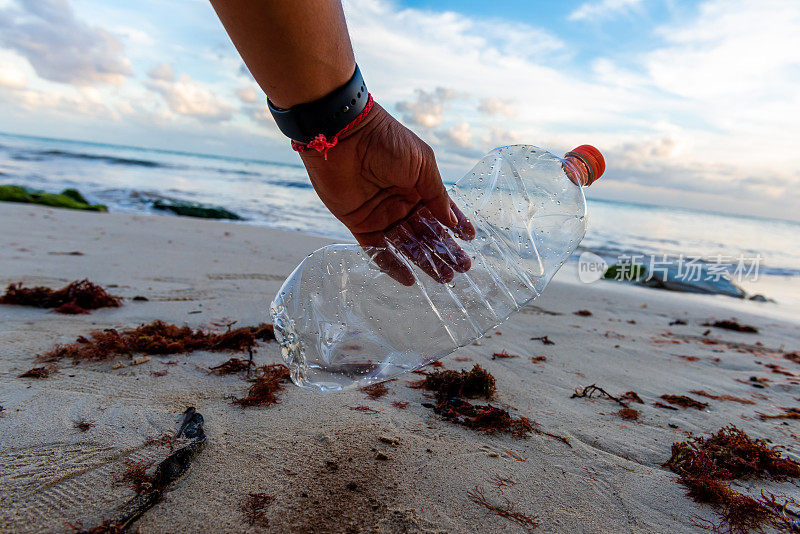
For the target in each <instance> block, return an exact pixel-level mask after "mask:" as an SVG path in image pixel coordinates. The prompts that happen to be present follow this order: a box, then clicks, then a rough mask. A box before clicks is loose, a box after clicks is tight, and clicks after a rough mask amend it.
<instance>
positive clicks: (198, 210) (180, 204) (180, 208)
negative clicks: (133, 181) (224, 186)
mask: <svg viewBox="0 0 800 534" xmlns="http://www.w3.org/2000/svg"><path fill="white" fill-rule="evenodd" d="M153 209H156V210H161V211H171V212H172V213H174V214H176V215H183V216H184V217H199V218H201V219H230V220H233V221H241V220H242V217H240V216H239V215H236V214H235V213H233V212H232V211H228V210H226V209H225V208H220V207H218V206H209V205H207V204H199V203H197V202H185V201H183V200H156V201H155V202H153Z"/></svg>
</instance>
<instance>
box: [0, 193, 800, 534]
mask: <svg viewBox="0 0 800 534" xmlns="http://www.w3.org/2000/svg"><path fill="white" fill-rule="evenodd" d="M0 228H2V235H0V250H2V254H0V283H2V285H3V286H5V285H7V284H9V283H11V282H16V281H23V282H25V283H26V285H34V284H35V285H47V286H50V287H54V288H55V287H61V286H63V285H65V284H66V283H68V282H70V281H72V280H79V279H83V278H89V279H90V280H92V281H93V282H95V283H98V284H101V285H103V286H104V287H106V288H108V289H109V291H110V292H111V293H112V294H114V295H118V296H121V297H124V298H125V302H124V305H123V306H122V307H120V308H115V309H102V310H97V311H95V312H93V313H92V314H90V315H78V316H67V315H59V314H56V313H53V312H50V311H48V310H40V309H33V308H23V307H17V306H0V324H2V328H0V405H2V406H3V408H4V411H3V413H2V415H0V531H3V532H9V531H14V532H53V531H69V530H71V528H70V525H78V524H83V526H84V527H90V526H94V525H97V524H99V523H100V521H101V519H102V518H103V517H109V515H110V514H111V512H112V511H113V510H114V508H115V507H116V506H118V505H120V504H121V503H123V502H124V501H125V500H127V499H128V498H130V497H131V496H132V495H133V491H132V490H131V489H130V488H129V487H128V486H126V485H125V484H123V483H121V482H119V481H118V479H119V477H120V475H121V473H122V472H123V471H124V469H125V461H126V460H127V461H131V460H134V461H138V460H153V461H158V460H160V459H162V458H164V457H165V456H166V455H167V454H168V452H169V449H168V448H165V447H159V446H154V445H147V444H146V441H147V438H149V437H153V436H158V435H160V434H162V433H164V432H170V431H174V430H175V425H176V422H177V421H178V419H179V414H180V413H181V412H182V411H183V410H184V409H185V408H186V407H187V406H195V407H196V408H197V410H198V411H199V412H200V413H202V414H203V416H204V417H205V429H206V433H207V435H208V443H207V446H206V448H205V450H203V451H202V452H201V453H200V454H199V455H198V456H197V457H196V459H195V460H194V462H193V463H192V465H191V468H190V469H189V471H188V472H187V473H186V475H184V476H183V478H181V479H180V480H179V481H178V482H177V483H175V484H174V485H173V486H171V487H170V488H169V490H168V491H167V493H166V494H165V497H164V499H163V500H162V501H161V502H160V503H158V504H157V505H156V506H155V507H154V508H152V509H151V510H150V511H148V512H147V513H146V514H145V515H144V516H143V517H142V518H141V519H140V520H139V521H138V522H137V523H136V524H135V525H134V527H133V530H134V531H139V532H144V533H148V532H181V531H189V530H193V531H225V532H239V531H253V532H255V531H260V530H264V531H273V532H362V531H363V532H392V533H399V532H524V531H525V529H524V528H523V527H521V526H519V525H517V524H515V523H513V522H511V521H509V520H508V519H505V518H502V517H499V516H497V515H495V514H492V513H490V512H489V511H488V510H487V509H486V508H485V507H483V506H481V505H479V504H476V503H475V502H473V501H472V500H471V499H470V496H469V492H470V491H471V490H475V489H476V488H477V489H478V490H482V491H483V494H484V495H485V496H486V498H487V499H488V500H489V501H490V502H492V503H494V504H497V505H505V504H506V503H507V501H508V502H510V503H513V505H514V508H515V509H516V510H517V511H519V512H522V513H524V514H527V515H529V516H537V517H538V522H539V525H540V526H539V530H540V531H542V532H691V531H698V530H700V529H701V527H700V526H699V525H701V524H702V523H703V521H715V520H716V515H715V513H714V512H713V510H712V509H711V508H710V507H708V506H702V505H698V504H695V503H694V502H692V501H691V500H690V499H689V498H688V497H686V495H685V493H686V492H685V488H684V487H683V486H681V485H679V484H678V483H677V481H676V479H677V477H676V476H675V475H674V474H673V473H672V472H670V471H668V470H666V469H664V468H663V467H661V465H662V463H663V462H664V461H666V460H667V459H668V458H669V456H670V447H671V445H672V443H673V442H676V441H682V440H684V439H686V438H687V436H688V435H689V433H695V434H702V433H704V432H711V431H716V430H718V429H719V428H721V427H723V426H725V425H728V424H731V423H733V424H735V425H737V426H739V427H740V428H742V429H744V430H746V431H747V432H748V433H749V434H750V435H751V436H753V437H761V438H766V439H768V440H770V441H771V443H772V444H774V445H782V446H785V447H786V449H787V452H786V454H787V455H789V456H791V457H794V458H798V455H797V452H798V451H800V443H798V436H797V434H796V433H797V432H800V427H799V426H798V424H797V421H781V420H766V421H761V420H760V419H759V417H758V414H759V413H767V414H778V413H781V409H780V407H790V406H798V404H797V400H796V399H797V397H799V396H800V386H798V383H799V382H800V379H797V378H793V377H791V376H787V375H785V374H780V373H775V372H772V371H771V370H770V369H769V368H767V367H766V365H768V364H777V365H780V366H783V367H784V368H785V369H786V370H787V371H788V372H790V373H795V374H800V365H798V364H797V363H793V362H791V361H788V360H786V359H784V358H783V357H782V354H783V353H784V352H790V351H794V350H798V349H800V340H799V339H798V322H792V321H791V320H790V319H786V320H780V319H777V318H774V317H771V316H769V315H768V314H761V313H759V310H760V309H763V307H764V306H769V304H768V303H766V304H756V303H735V302H729V301H732V299H726V298H725V297H704V296H696V295H685V294H677V293H670V292H665V291H659V290H651V289H645V288H638V287H632V286H627V285H624V284H619V283H615V282H605V281H602V282H597V283H594V284H590V285H586V284H579V283H576V282H574V281H572V279H573V278H574V277H573V276H572V275H571V274H570V272H565V273H563V274H559V276H558V277H557V279H556V280H555V281H554V282H552V284H551V285H550V286H549V287H548V289H547V290H546V292H545V294H544V295H543V296H542V297H541V298H540V299H538V300H537V301H536V302H535V303H534V305H532V306H529V307H527V308H526V309H525V310H523V312H521V313H519V314H517V315H516V316H515V317H513V318H512V319H511V320H509V321H508V322H507V323H505V324H504V325H502V326H501V327H500V328H499V329H498V333H496V334H493V335H491V336H490V337H489V338H486V339H483V340H482V341H481V344H480V345H472V346H468V347H465V348H463V349H460V350H459V351H457V352H456V353H454V354H452V355H450V356H449V357H447V358H445V359H444V360H443V362H442V363H443V364H444V367H445V368H446V369H462V368H463V369H469V368H471V367H472V366H473V365H474V364H475V363H478V364H480V365H481V366H483V367H485V368H486V369H487V370H488V371H490V372H491V373H492V374H494V376H495V377H496V378H497V395H496V400H495V401H493V402H494V403H495V404H496V405H499V406H508V407H510V410H511V412H512V414H513V415H515V416H521V415H522V416H526V417H528V418H530V419H531V420H535V421H536V422H537V423H538V427H537V428H539V429H541V430H543V431H545V432H549V433H552V434H557V435H561V436H564V437H566V438H568V440H569V444H570V445H569V446H568V445H567V444H565V443H564V442H562V441H560V440H558V439H554V438H551V437H548V436H547V435H544V434H539V433H535V434H533V435H531V436H530V437H528V438H526V439H515V438H513V437H511V436H507V435H501V434H497V435H487V434H482V433H478V432H475V431H472V430H469V429H467V428H464V427H460V426H456V425H453V424H451V423H449V422H447V421H444V420H442V419H440V418H439V417H437V416H436V415H434V414H433V412H432V411H431V410H430V409H429V408H426V407H424V406H423V405H422V403H429V402H431V399H430V397H429V396H426V394H425V393H424V392H423V391H422V390H420V389H413V388H410V387H409V383H410V382H412V381H414V380H418V379H419V378H420V376H418V375H413V374H412V375H407V376H403V377H400V378H399V379H398V380H396V381H393V382H390V383H388V388H389V393H388V394H387V395H386V396H384V397H382V398H379V399H377V400H371V399H368V398H367V397H366V395H365V394H364V393H363V392H361V391H350V392H345V393H334V394H327V395H323V394H318V393H311V392H306V391H303V390H300V389H298V388H296V387H294V386H293V385H289V386H287V389H286V390H285V391H283V392H282V393H280V394H279V396H280V404H276V405H273V406H269V407H263V408H247V409H242V408H240V407H238V406H233V405H231V400H232V399H234V398H236V397H238V396H242V395H243V393H244V391H245V389H246V388H247V383H246V382H244V381H243V380H242V379H241V378H240V377H237V376H225V377H220V376H216V375H211V374H209V373H208V372H207V369H208V367H209V366H212V365H215V364H218V363H221V362H223V361H225V360H226V359H228V358H229V357H230V356H229V355H227V354H219V353H208V352H197V353H194V354H190V355H173V356H165V357H151V358H150V360H149V361H148V362H146V363H143V364H141V365H136V366H130V365H128V364H129V363H130V359H129V358H119V359H117V360H113V361H110V362H102V363H81V364H79V365H73V364H72V363H71V362H69V361H63V362H61V363H60V364H59V369H58V371H57V372H56V373H54V374H53V375H51V376H50V377H48V378H46V379H39V380H37V379H28V378H18V375H19V374H21V373H23V372H24V371H26V370H27V369H29V368H31V367H34V366H35V365H34V359H35V356H36V354H38V353H42V352H44V351H47V350H49V349H50V348H51V347H52V346H53V345H54V344H55V343H67V342H72V341H74V340H75V338H76V337H78V336H80V335H86V334H87V333H88V332H90V331H91V330H94V329H101V328H127V327H134V326H136V325H138V324H141V323H145V322H150V321H152V320H155V319H162V320H165V321H168V322H174V323H176V324H179V325H180V324H188V325H190V326H193V327H198V326H206V327H208V326H209V325H211V324H212V323H226V322H231V321H237V323H236V327H239V326H250V325H256V324H258V323H261V322H264V321H269V318H268V315H267V306H268V304H269V301H270V300H271V298H272V297H273V295H274V294H275V292H276V290H277V289H278V288H279V287H280V284H281V283H282V281H283V280H284V278H285V277H286V275H288V274H289V272H291V270H292V269H293V268H294V266H295V265H296V264H297V263H298V262H299V261H300V260H301V259H302V258H303V257H304V256H305V255H306V254H308V253H309V252H311V251H312V250H314V249H316V248H318V247H320V246H322V245H324V244H326V243H328V241H327V240H325V239H322V238H318V237H314V236H309V235H303V234H298V233H290V232H281V231H274V230H268V229H264V228H258V227H253V226H247V225H239V224H226V223H220V222H212V221H203V220H196V219H187V218H180V217H169V216H142V215H132V214H125V213H110V214H96V213H81V212H73V211H63V210H54V209H48V208H43V207H36V206H26V205H14V204H7V203H3V204H2V205H0ZM74 251H77V252H81V253H82V255H68V254H64V253H69V252H74ZM569 270H574V266H570V265H568V266H567V267H565V271H569ZM135 296H144V297H146V298H147V299H148V301H146V302H139V301H133V300H132V298H133V297H135ZM745 305H747V308H745V307H744V306H745ZM731 306H735V307H736V308H735V309H734V308H732V307H731ZM747 309H749V310H752V312H747V311H746V310H747ZM578 310H589V311H591V316H579V315H575V314H574V312H575V311H578ZM732 316H735V317H736V318H737V319H738V320H739V321H740V322H742V323H746V324H751V325H753V326H755V327H757V328H758V329H759V330H760V332H759V333H758V334H745V333H738V332H732V331H727V330H721V329H716V328H707V327H705V326H702V325H701V323H703V322H706V321H708V320H710V319H714V320H716V319H729V318H731V317H732ZM675 319H682V320H684V321H685V322H686V323H687V324H685V325H680V324H677V325H670V323H671V322H673V321H674V320H675ZM798 321H800V317H798ZM706 330H711V332H710V333H708V334H707V335H706V336H704V335H703V333H704V332H705V331H706ZM543 335H547V336H548V337H549V339H550V340H552V341H553V342H554V344H552V345H545V344H543V343H542V342H541V341H539V340H531V338H532V337H537V336H543ZM709 340H711V341H709ZM757 343H760V344H761V345H757ZM501 350H506V351H507V352H508V353H510V354H512V355H519V357H518V358H509V359H495V360H492V354H493V353H496V352H500V351H501ZM532 356H546V360H545V361H542V362H540V363H534V362H533V361H532V360H531V357H532ZM687 357H688V358H687ZM455 358H458V360H456V359H455ZM256 360H257V361H258V362H259V363H279V362H280V361H281V360H280V353H279V349H278V345H277V344H276V343H275V342H272V343H266V344H261V345H260V346H259V348H258V352H257V354H256ZM118 361H121V362H124V363H125V365H124V366H122V367H119V366H118V368H116V369H115V368H113V367H114V363H115V362H118ZM167 362H177V363H175V364H168V363H167ZM163 371H166V372H167V373H166V374H165V375H162V376H156V375H154V373H157V374H158V375H161V374H162V372H163ZM753 376H755V377H767V378H768V379H769V382H768V383H767V384H766V387H762V388H757V387H754V386H753V385H752V384H753V383H751V382H750V377H753ZM737 380H742V381H744V382H746V383H742V382H739V381H737ZM593 383H596V384H597V385H599V386H601V387H603V388H604V389H605V390H607V391H608V392H610V393H612V394H614V395H618V394H622V393H624V392H626V391H629V390H633V391H635V392H636V393H638V395H639V396H640V397H641V398H642V399H643V400H644V401H645V404H643V405H641V404H632V405H631V406H632V407H633V408H636V409H638V410H639V411H640V412H641V417H640V419H639V420H638V421H628V420H623V419H622V418H620V417H619V416H618V415H615V412H617V411H618V410H619V409H620V406H618V405H616V404H615V403H614V402H613V401H610V400H608V399H604V398H595V399H586V398H570V395H572V393H573V391H574V390H575V389H576V388H578V387H581V386H587V385H589V384H593ZM756 385H758V384H756ZM691 390H705V391H707V392H709V393H712V394H717V395H722V394H728V395H734V396H737V397H742V398H745V399H749V400H752V401H753V402H754V403H755V404H753V405H748V404H740V403H736V402H729V401H723V400H713V399H709V398H703V397H700V396H697V395H693V394H691V393H690V391H691ZM664 394H676V395H690V396H692V397H693V398H696V399H698V400H702V401H705V402H708V403H709V406H708V407H707V408H706V409H704V410H694V409H678V410H668V409H664V408H658V407H655V406H653V403H654V402H656V401H659V400H660V399H659V397H660V396H661V395H664ZM393 401H400V402H407V403H408V405H407V407H405V408H404V409H401V408H398V407H397V406H395V405H393ZM361 405H363V406H368V407H369V408H371V409H372V410H373V411H369V412H368V411H357V410H353V409H352V408H353V407H356V406H361ZM81 419H85V420H88V421H91V422H93V423H94V424H95V426H94V427H93V428H90V429H89V430H88V431H86V432H81V431H79V430H77V429H75V428H74V423H75V421H78V420H81ZM497 477H500V478H506V479H510V480H513V481H514V482H515V483H514V484H512V485H508V486H503V487H499V488H498V487H497V485H496V484H495V483H494V482H493V480H494V481H495V482H496V481H497ZM743 488H746V489H747V490H748V491H751V492H753V493H754V494H758V492H759V491H760V490H761V489H768V490H770V491H775V492H780V493H786V494H788V495H794V496H795V497H796V498H797V497H798V496H800V490H798V488H797V487H796V486H795V485H792V484H791V483H782V484H779V483H768V484H765V483H760V482H752V483H748V484H746V485H745V486H743ZM249 493H265V494H268V495H270V496H274V501H273V502H272V503H271V504H270V505H269V506H268V508H267V512H268V513H267V516H268V525H267V524H256V525H250V524H249V523H248V521H247V520H246V517H245V513H244V512H243V509H242V506H243V502H244V500H245V499H246V498H247V495H248V494H249Z"/></svg>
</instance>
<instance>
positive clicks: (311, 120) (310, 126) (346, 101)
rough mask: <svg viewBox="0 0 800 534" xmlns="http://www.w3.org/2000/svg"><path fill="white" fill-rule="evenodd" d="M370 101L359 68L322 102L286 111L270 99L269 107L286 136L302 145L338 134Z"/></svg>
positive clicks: (300, 105)
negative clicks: (321, 136)
mask: <svg viewBox="0 0 800 534" xmlns="http://www.w3.org/2000/svg"><path fill="white" fill-rule="evenodd" d="M368 100H369V93H368V92H367V86H366V84H365V83H364V78H363V77H362V76H361V70H360V69H359V68H358V65H356V70H355V72H354V73H353V76H352V77H351V78H350V80H349V81H348V82H347V83H346V84H344V85H343V86H341V87H339V88H338V89H335V90H334V91H332V92H330V93H328V94H327V95H325V96H323V97H322V98H320V99H319V100H315V101H313V102H308V103H303V104H297V105H294V106H292V107H290V108H288V109H284V108H279V107H277V106H275V105H274V104H273V103H272V102H271V101H270V100H269V99H267V107H268V108H269V111H270V113H271V114H272V117H273V118H274V119H275V123H276V124H277V125H278V128H279V129H280V131H281V132H283V134H284V135H286V136H287V137H288V138H290V139H292V140H294V141H297V142H299V143H308V142H309V141H311V140H313V139H314V138H315V137H317V136H318V135H319V134H322V135H324V136H325V137H326V138H330V137H332V136H334V135H336V134H337V133H338V132H340V131H341V130H342V129H344V128H345V127H346V126H347V125H348V124H350V123H351V122H353V120H354V119H356V117H358V116H359V115H360V114H361V112H362V111H363V110H364V108H365V107H366V106H367V101H368Z"/></svg>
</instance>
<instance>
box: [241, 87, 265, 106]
mask: <svg viewBox="0 0 800 534" xmlns="http://www.w3.org/2000/svg"><path fill="white" fill-rule="evenodd" d="M236 96H238V97H239V100H241V101H242V102H244V103H245V104H256V103H257V102H260V101H263V102H264V106H265V108H266V97H264V96H262V95H261V94H260V93H259V91H256V89H255V88H253V87H240V88H238V89H237V90H236Z"/></svg>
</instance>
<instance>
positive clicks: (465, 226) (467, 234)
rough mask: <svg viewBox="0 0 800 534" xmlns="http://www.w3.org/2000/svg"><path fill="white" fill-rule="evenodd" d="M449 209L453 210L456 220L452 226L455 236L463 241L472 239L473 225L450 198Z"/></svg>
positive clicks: (473, 235)
mask: <svg viewBox="0 0 800 534" xmlns="http://www.w3.org/2000/svg"><path fill="white" fill-rule="evenodd" d="M450 209H451V210H453V213H454V214H455V216H456V220H457V221H458V223H457V224H456V225H455V226H454V227H453V233H454V234H456V237H459V238H461V239H463V240H464V241H472V240H473V239H475V227H474V226H472V223H471V222H470V221H469V219H467V217H466V215H464V214H463V213H462V212H461V210H460V209H458V206H456V203H455V202H453V201H452V200H451V201H450Z"/></svg>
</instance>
